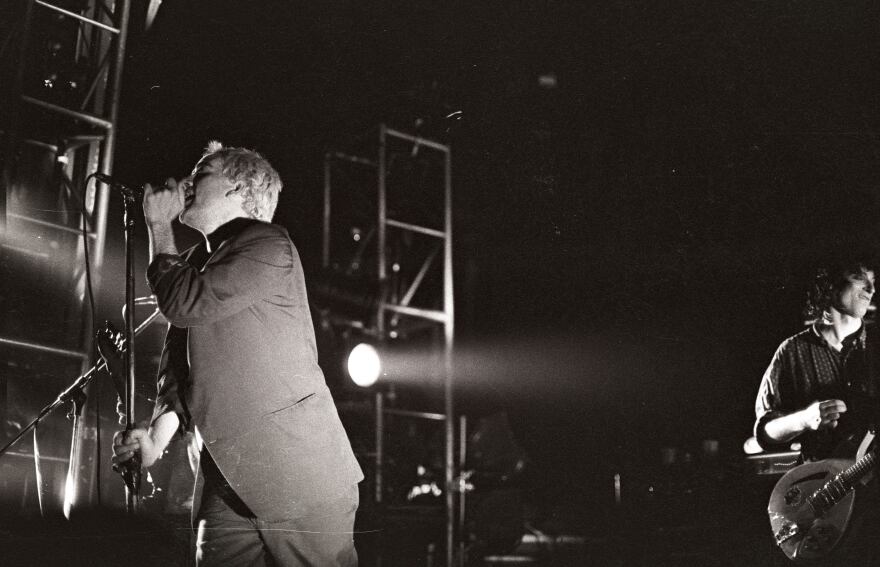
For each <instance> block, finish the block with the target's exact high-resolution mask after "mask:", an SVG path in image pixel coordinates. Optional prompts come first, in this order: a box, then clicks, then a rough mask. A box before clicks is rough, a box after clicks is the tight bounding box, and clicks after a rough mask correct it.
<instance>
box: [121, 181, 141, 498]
mask: <svg viewBox="0 0 880 567" xmlns="http://www.w3.org/2000/svg"><path fill="white" fill-rule="evenodd" d="M134 206H135V202H134V198H133V197H131V196H128V195H126V197H125V313H123V315H122V316H123V318H124V319H125V346H126V348H125V353H124V361H125V429H126V430H131V429H134V427H135V423H136V422H135V417H134V404H135V396H134V393H135V378H134V366H135V343H134V298H135V288H134V215H133V209H134ZM139 461H140V459H134V458H133V459H131V461H130V468H129V470H130V471H131V481H129V478H128V477H126V475H123V478H125V479H126V483H125V509H126V511H127V512H128V513H130V514H132V513H135V512H137V509H138V489H139V484H140V482H139V480H140V462H139Z"/></svg>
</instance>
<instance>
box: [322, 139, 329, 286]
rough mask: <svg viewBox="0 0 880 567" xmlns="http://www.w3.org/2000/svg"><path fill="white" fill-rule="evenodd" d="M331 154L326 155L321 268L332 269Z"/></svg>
mask: <svg viewBox="0 0 880 567" xmlns="http://www.w3.org/2000/svg"><path fill="white" fill-rule="evenodd" d="M330 159H331V158H330V152H327V153H326V154H324V227H323V228H324V231H323V233H322V237H321V267H323V268H324V269H327V268H328V267H330V174H331V164H330Z"/></svg>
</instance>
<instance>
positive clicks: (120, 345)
mask: <svg viewBox="0 0 880 567" xmlns="http://www.w3.org/2000/svg"><path fill="white" fill-rule="evenodd" d="M95 343H96V345H97V346H98V354H100V355H101V360H103V361H104V364H106V365H107V373H108V374H110V377H111V379H112V380H113V387H114V388H115V389H116V394H117V396H118V398H117V400H118V401H117V404H116V413H117V414H118V415H119V423H120V424H122V425H124V424H125V406H124V402H123V400H125V375H126V369H125V365H124V361H123V358H122V356H123V353H124V352H125V349H126V344H125V338H124V335H123V334H122V333H119V332H116V330H115V329H114V328H113V326H112V325H111V324H110V322H109V321H105V322H104V327H103V328H102V329H100V330H98V332H97V333H96V334H95ZM113 470H114V471H116V472H118V473H119V474H120V475H122V479H123V480H124V481H125V484H126V486H128V487H129V489H131V490H132V491H133V492H134V493H138V491H139V490H140V485H141V457H140V454H138V453H135V455H134V456H133V457H132V458H131V459H129V460H127V461H125V462H124V463H122V464H121V465H118V464H117V465H113Z"/></svg>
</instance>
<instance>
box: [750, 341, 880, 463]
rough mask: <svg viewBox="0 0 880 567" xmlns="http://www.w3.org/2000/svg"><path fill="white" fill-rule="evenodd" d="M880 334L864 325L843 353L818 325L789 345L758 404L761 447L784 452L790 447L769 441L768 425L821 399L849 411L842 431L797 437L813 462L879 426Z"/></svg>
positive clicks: (777, 358)
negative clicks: (835, 401) (839, 402)
mask: <svg viewBox="0 0 880 567" xmlns="http://www.w3.org/2000/svg"><path fill="white" fill-rule="evenodd" d="M878 334H880V333H878V331H877V329H875V328H873V327H871V328H867V327H866V326H865V325H862V327H861V329H860V330H859V331H857V332H856V333H853V334H852V335H850V336H848V337H846V338H845V339H844V340H843V347H842V348H841V350H840V351H837V350H835V349H834V348H832V347H831V346H830V345H829V344H828V343H827V342H826V341H825V339H824V338H823V337H822V335H821V334H820V333H819V330H818V329H817V328H816V326H815V325H814V326H810V327H809V328H807V329H805V330H803V331H801V332H800V333H798V334H796V335H794V336H793V337H790V338H788V339H786V340H785V341H783V342H782V344H781V345H779V348H778V349H777V350H776V353H775V354H774V356H773V360H772V361H771V363H770V366H769V367H768V368H767V371H766V372H765V373H764V377H763V379H762V380H761V387H760V389H759V391H758V397H757V400H756V402H755V416H756V421H755V436H756V438H757V439H758V443H759V444H760V445H761V447H762V448H763V449H765V450H779V449H781V448H783V446H787V445H788V443H776V442H774V441H773V440H771V439H769V438H768V437H767V434H766V433H765V431H764V426H765V425H766V424H767V422H769V421H771V420H773V419H775V418H777V417H781V416H783V415H786V414H789V413H792V412H794V411H799V410H802V409H804V408H806V407H807V406H809V405H810V404H811V403H813V402H815V401H821V400H828V399H839V400H843V402H844V403H845V404H846V406H847V411H846V412H845V413H844V414H842V416H841V418H840V420H839V423H838V427H836V428H834V429H823V430H820V431H809V430H808V431H806V432H804V433H803V434H801V435H800V436H799V437H798V438H797V439H796V441H799V442H800V443H801V445H802V451H803V453H804V456H805V457H806V458H808V459H822V458H826V457H829V456H831V455H832V454H834V452H835V449H836V448H837V447H838V446H839V445H840V444H841V442H842V441H844V440H847V439H850V438H855V437H859V436H861V435H863V434H864V432H865V431H866V430H867V429H869V428H873V425H874V424H875V423H876V421H877V419H876V416H877V415H878V412H877V392H878V391H880V389H878V377H877V373H876V372H875V369H876V368H878V366H877V362H878V358H877V357H878V353H880V350H878V344H877V343H878V340H877V335H878ZM855 442H856V443H858V439H856V440H855ZM849 456H852V455H849Z"/></svg>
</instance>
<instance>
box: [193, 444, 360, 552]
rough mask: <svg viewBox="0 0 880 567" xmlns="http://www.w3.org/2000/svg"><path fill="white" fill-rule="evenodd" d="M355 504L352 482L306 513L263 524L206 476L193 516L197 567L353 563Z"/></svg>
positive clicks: (354, 491)
mask: <svg viewBox="0 0 880 567" xmlns="http://www.w3.org/2000/svg"><path fill="white" fill-rule="evenodd" d="M203 456H204V455H203ZM212 480H213V479H212ZM357 507H358V488H357V485H353V486H352V487H351V489H350V490H349V492H348V493H346V494H344V495H342V496H341V497H339V498H337V499H336V500H333V501H330V502H327V503H326V504H325V505H322V506H320V507H317V508H316V509H315V510H313V511H312V512H310V513H307V514H303V515H302V516H299V517H297V518H293V519H290V520H283V521H280V522H267V521H265V520H261V519H259V518H256V517H254V515H253V514H252V513H251V512H250V510H249V509H248V508H247V506H245V505H244V503H243V502H242V501H241V499H239V498H238V496H236V495H235V493H234V492H233V491H232V490H231V489H230V488H229V486H228V485H226V484H225V483H222V482H221V483H218V482H216V481H211V480H209V481H208V482H207V483H206V485H205V489H204V492H203V494H202V500H201V506H200V508H199V512H198V516H197V517H196V525H197V528H198V534H197V541H196V566H197V567H245V566H248V567H250V566H254V567H262V566H276V567H307V566H308V567H325V566H326V567H357V562H358V559H357V551H355V547H354V519H355V512H356V511H357Z"/></svg>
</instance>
